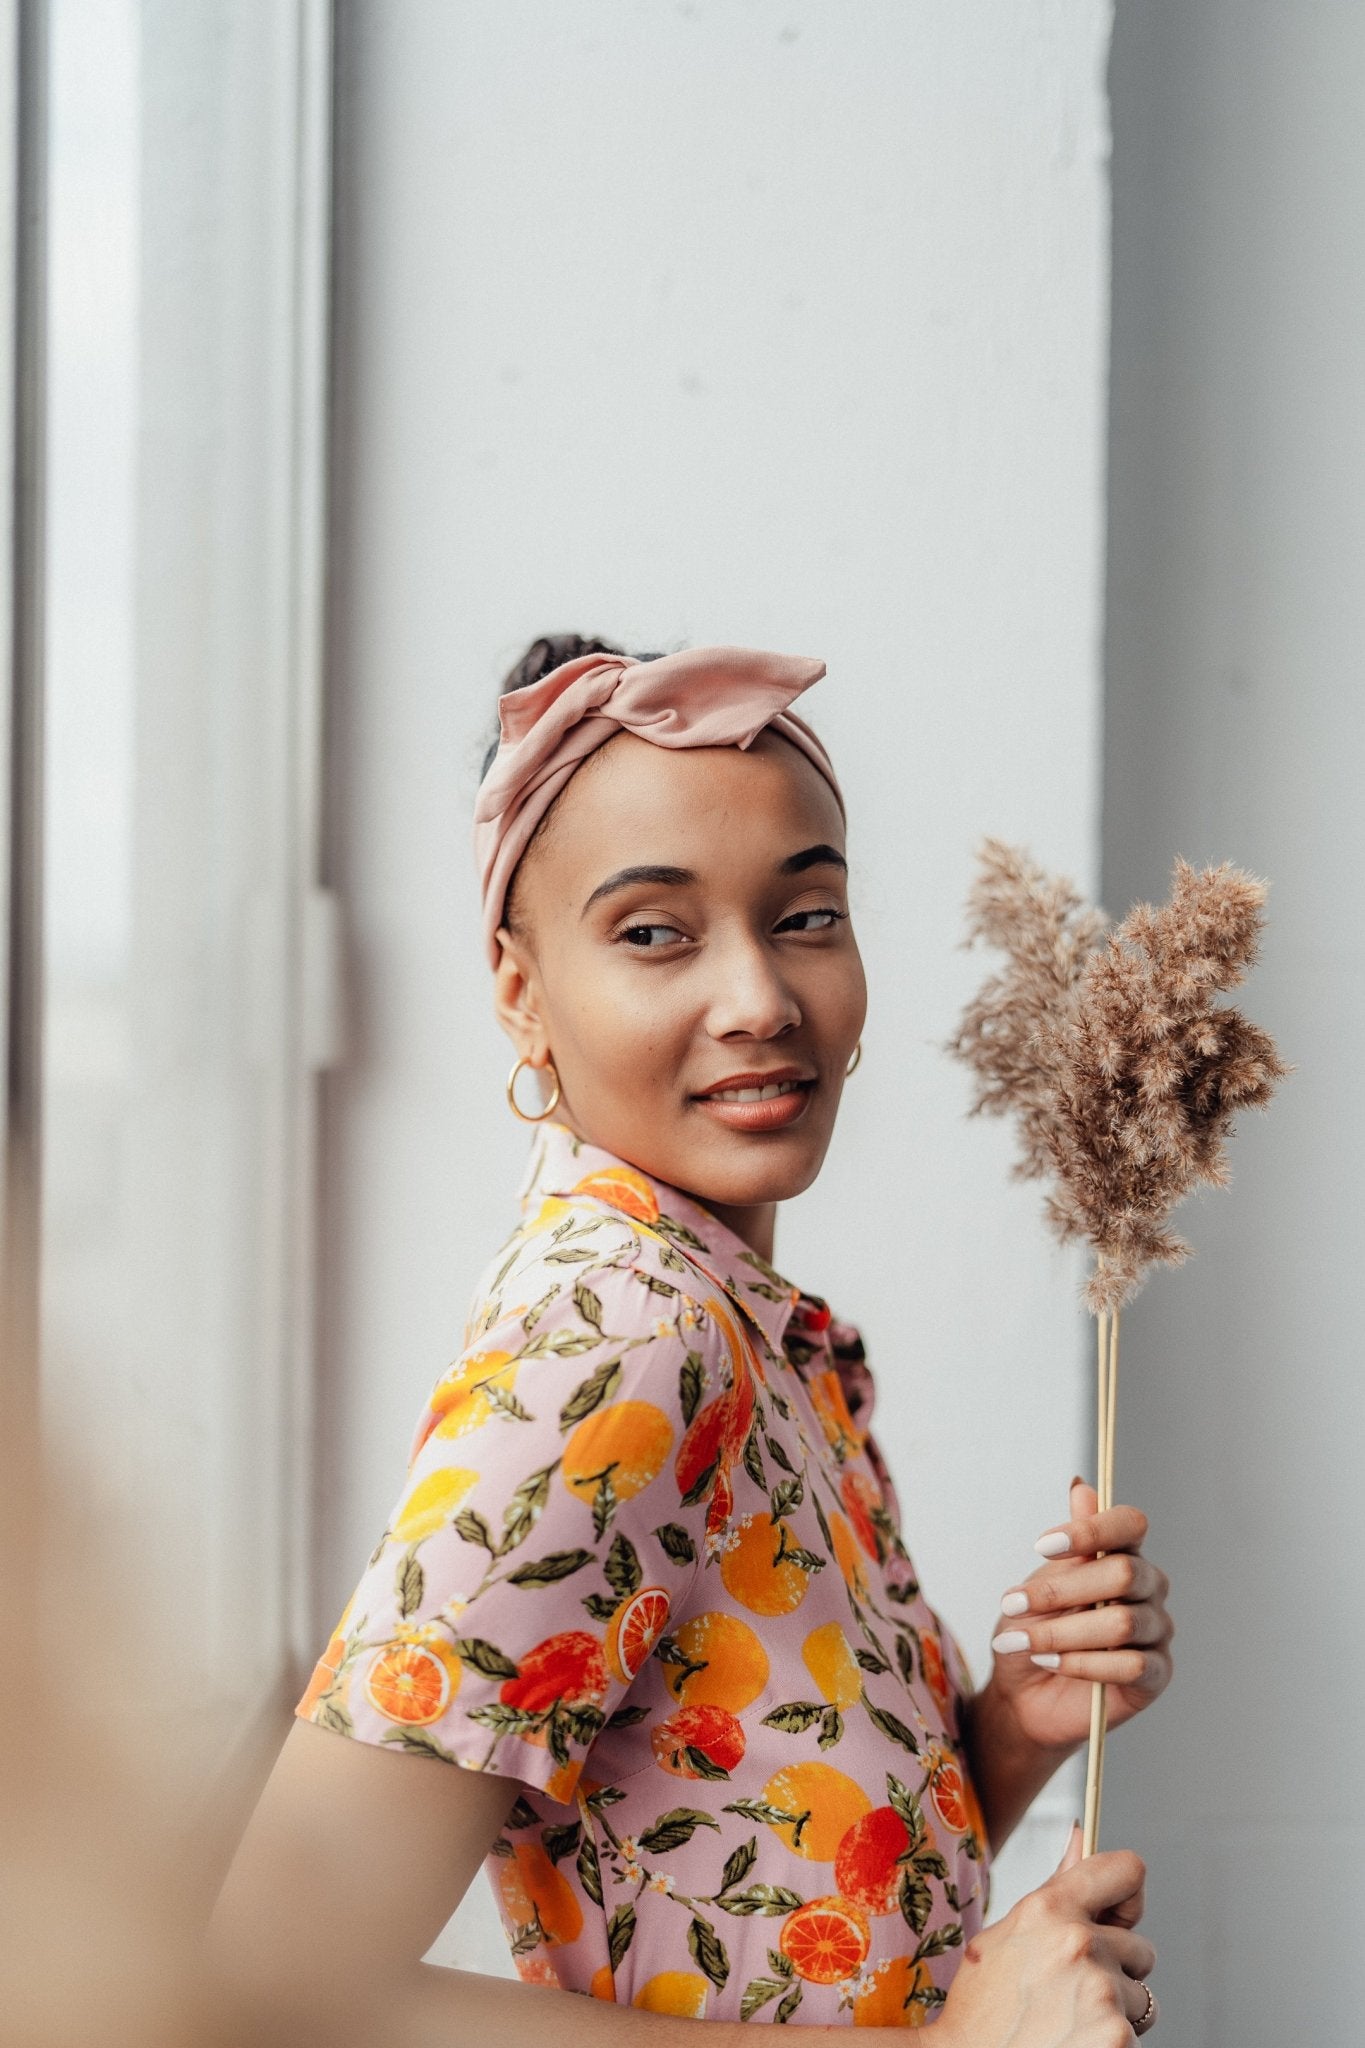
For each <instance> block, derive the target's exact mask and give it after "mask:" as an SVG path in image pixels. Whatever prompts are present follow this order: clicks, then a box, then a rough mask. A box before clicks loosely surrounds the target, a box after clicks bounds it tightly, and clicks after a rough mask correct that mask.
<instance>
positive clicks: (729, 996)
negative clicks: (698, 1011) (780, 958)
mask: <svg viewBox="0 0 1365 2048" xmlns="http://www.w3.org/2000/svg"><path fill="white" fill-rule="evenodd" d="M714 958H715V968H716V980H715V987H714V989H713V991H712V995H711V1004H710V1015H709V1018H708V1027H709V1029H710V1031H711V1035H712V1037H714V1038H731V1037H734V1036H735V1035H736V1034H742V1035H743V1036H744V1037H746V1038H775V1037H776V1036H777V1034H778V1033H779V1032H780V1031H785V1030H787V1029H788V1028H789V1027H790V1026H791V1025H793V1024H799V1023H800V1022H801V1005H800V1004H799V1003H798V1002H797V1000H796V996H795V994H794V993H793V991H792V989H791V988H790V987H789V986H788V984H787V982H786V981H785V980H784V979H783V977H782V975H781V974H780V973H779V972H778V969H777V965H776V963H775V962H774V960H773V958H772V955H771V954H770V953H769V952H768V951H767V949H766V948H765V947H763V946H756V945H748V944H745V945H739V946H727V947H726V948H724V950H723V951H718V952H717V953H716V955H715V956H714Z"/></svg>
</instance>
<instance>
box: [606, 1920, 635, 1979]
mask: <svg viewBox="0 0 1365 2048" xmlns="http://www.w3.org/2000/svg"><path fill="white" fill-rule="evenodd" d="M634 1933H635V1908H634V1906H618V1907H617V1908H616V1911H615V1912H614V1913H613V1914H612V1916H611V1918H610V1920H608V1922H607V1954H608V1956H609V1957H610V1958H611V1967H612V1969H613V1970H619V1969H620V1967H621V1965H622V1963H623V1962H624V1961H625V1959H626V1952H627V1950H628V1949H629V1947H630V1943H631V1937H632V1935H633V1934H634Z"/></svg>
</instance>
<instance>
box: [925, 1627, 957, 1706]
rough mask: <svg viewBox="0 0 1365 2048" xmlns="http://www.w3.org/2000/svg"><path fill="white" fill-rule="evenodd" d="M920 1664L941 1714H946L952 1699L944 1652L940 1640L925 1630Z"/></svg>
mask: <svg viewBox="0 0 1365 2048" xmlns="http://www.w3.org/2000/svg"><path fill="white" fill-rule="evenodd" d="M919 1656H920V1663H921V1664H922V1665H923V1667H924V1677H925V1682H926V1683H927V1685H928V1687H929V1690H930V1692H931V1693H932V1694H933V1695H934V1698H935V1699H936V1700H937V1701H938V1706H939V1712H940V1713H941V1714H946V1713H947V1711H948V1701H949V1698H950V1688H949V1685H948V1673H947V1671H946V1670H945V1668H944V1664H943V1650H942V1647H941V1645H940V1643H939V1639H938V1637H937V1636H936V1635H934V1634H933V1633H932V1632H931V1631H930V1630H929V1629H927V1628H926V1629H925V1630H923V1632H922V1633H921V1635H920V1639H919Z"/></svg>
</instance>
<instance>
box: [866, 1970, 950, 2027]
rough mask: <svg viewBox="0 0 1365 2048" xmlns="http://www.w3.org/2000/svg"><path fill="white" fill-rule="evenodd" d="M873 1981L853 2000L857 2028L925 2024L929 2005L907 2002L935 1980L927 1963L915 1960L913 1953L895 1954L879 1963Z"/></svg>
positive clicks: (917, 2025) (918, 2025)
mask: <svg viewBox="0 0 1365 2048" xmlns="http://www.w3.org/2000/svg"><path fill="white" fill-rule="evenodd" d="M870 1974H871V1981H870V1983H868V1984H867V1985H866V1986H865V1988H864V1989H863V1990H862V1991H860V1992H859V1994H858V1996H857V1997H856V1998H855V1999H854V2001H853V2024H854V2026H855V2027H922V2026H924V2025H925V2024H926V2023H927V2021H928V2018H929V2008H928V2006H926V2005H925V2004H924V2003H923V2002H922V2001H919V2000H916V2001H915V2003H914V2004H911V2005H907V2004H906V2000H907V1999H908V1998H911V1997H912V1996H913V1994H914V1993H915V1992H916V1991H927V1990H928V1989H929V1987H930V1986H931V1985H932V1983H933V1981H934V1980H933V1978H932V1977H931V1976H930V1974H929V1965H928V1964H927V1963H915V1962H912V1961H911V1960H910V1958H909V1956H894V1957H892V1958H891V1960H890V1961H885V1960H884V1961H882V1962H880V1963H878V1964H877V1966H876V1969H875V1970H874V1971H872V1972H871V1973H870Z"/></svg>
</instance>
